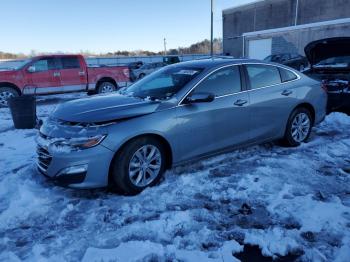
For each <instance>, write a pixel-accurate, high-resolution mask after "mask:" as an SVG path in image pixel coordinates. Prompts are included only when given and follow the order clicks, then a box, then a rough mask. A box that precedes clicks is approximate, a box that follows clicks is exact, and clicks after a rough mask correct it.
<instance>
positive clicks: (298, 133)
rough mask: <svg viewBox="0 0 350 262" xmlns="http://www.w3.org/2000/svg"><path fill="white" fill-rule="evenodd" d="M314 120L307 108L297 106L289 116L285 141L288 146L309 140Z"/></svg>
mask: <svg viewBox="0 0 350 262" xmlns="http://www.w3.org/2000/svg"><path fill="white" fill-rule="evenodd" d="M312 124H313V120H312V117H311V114H310V111H309V110H307V109H306V108H296V109H295V110H294V111H293V112H292V113H291V115H290V116H289V119H288V123H287V128H286V132H285V135H284V139H283V142H284V144H285V145H287V146H298V145H300V144H301V143H302V142H305V141H307V139H308V138H309V136H310V134H311V129H312Z"/></svg>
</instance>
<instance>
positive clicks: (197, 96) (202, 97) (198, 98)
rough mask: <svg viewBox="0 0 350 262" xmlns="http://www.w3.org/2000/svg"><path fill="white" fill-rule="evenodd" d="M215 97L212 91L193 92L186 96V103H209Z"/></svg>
mask: <svg viewBox="0 0 350 262" xmlns="http://www.w3.org/2000/svg"><path fill="white" fill-rule="evenodd" d="M214 99H215V96H214V94H212V93H194V94H192V95H189V96H187V97H186V99H185V102H186V104H192V103H209V102H213V101H214Z"/></svg>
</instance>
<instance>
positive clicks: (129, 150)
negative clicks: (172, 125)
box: [111, 137, 166, 195]
mask: <svg viewBox="0 0 350 262" xmlns="http://www.w3.org/2000/svg"><path fill="white" fill-rule="evenodd" d="M165 169H166V161H165V149H164V146H163V144H162V143H161V142H159V141H158V140H157V139H154V138H152V137H144V138H139V139H135V140H133V141H131V142H129V143H128V144H127V145H125V146H124V147H123V148H122V149H121V150H120V152H119V153H118V155H117V156H116V157H115V158H114V160H113V163H112V172H111V178H112V179H111V180H112V183H113V184H114V185H115V187H116V189H117V190H118V191H122V192H123V193H125V194H128V195H134V194H137V193H140V192H141V191H142V190H144V189H145V188H146V187H150V186H153V185H155V184H157V183H158V182H159V180H160V178H161V176H162V174H163V173H164V172H165Z"/></svg>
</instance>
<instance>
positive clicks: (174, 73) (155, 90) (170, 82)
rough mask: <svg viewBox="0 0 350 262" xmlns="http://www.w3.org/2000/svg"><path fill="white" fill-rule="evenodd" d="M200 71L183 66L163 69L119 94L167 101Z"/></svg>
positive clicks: (200, 70)
mask: <svg viewBox="0 0 350 262" xmlns="http://www.w3.org/2000/svg"><path fill="white" fill-rule="evenodd" d="M202 70H203V69H202V68H192V67H184V66H176V67H167V68H163V69H161V70H159V71H157V72H155V73H153V74H150V75H149V76H147V77H145V78H143V79H141V80H139V81H138V82H136V83H135V84H133V85H131V86H130V87H128V88H126V89H125V90H124V91H122V92H121V93H122V94H126V95H130V96H136V97H140V98H147V97H148V98H151V99H167V98H169V97H171V96H172V95H174V94H175V93H177V92H178V91H179V90H180V89H182V88H183V87H184V86H185V85H186V84H187V83H188V82H190V81H191V80H192V79H194V78H195V77H196V76H197V75H198V74H199V73H200V72H202Z"/></svg>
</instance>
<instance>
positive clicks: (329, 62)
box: [315, 56, 350, 67]
mask: <svg viewBox="0 0 350 262" xmlns="http://www.w3.org/2000/svg"><path fill="white" fill-rule="evenodd" d="M315 66H316V67H349V66H350V56H337V57H330V58H327V59H324V60H322V61H320V62H319V63H318V64H316V65H315Z"/></svg>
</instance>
